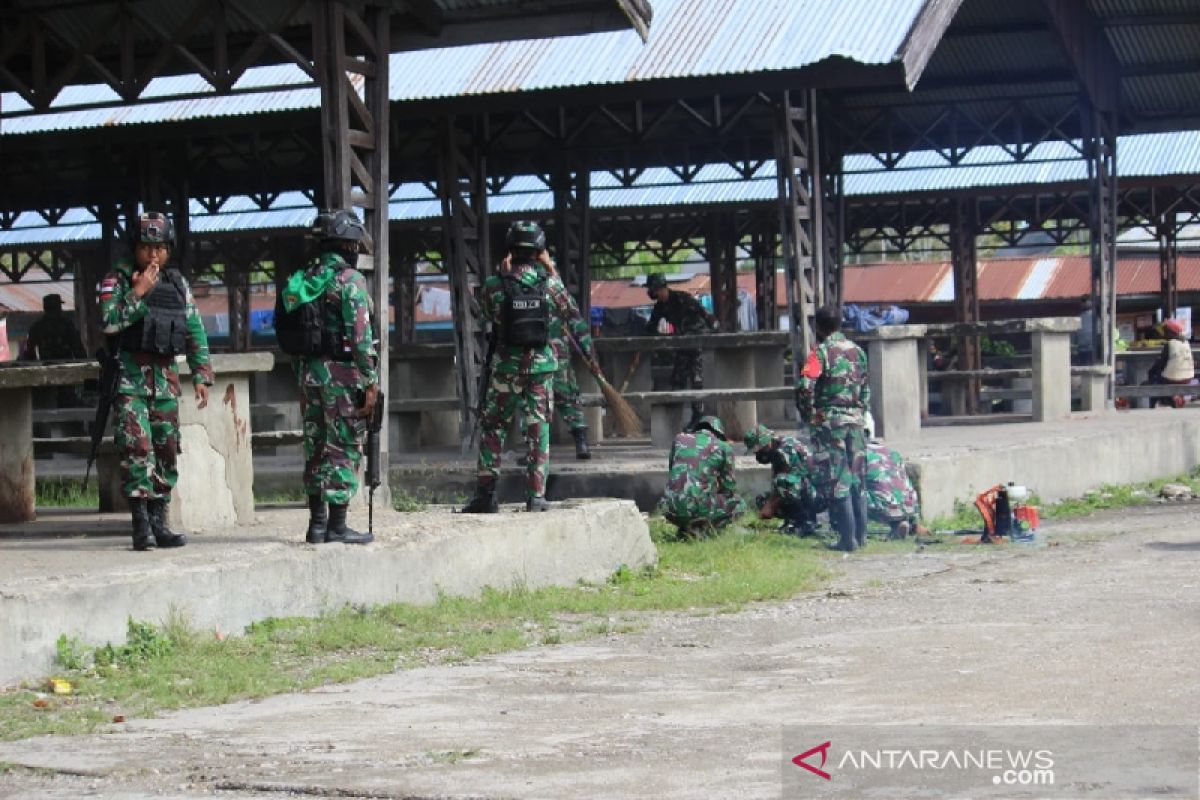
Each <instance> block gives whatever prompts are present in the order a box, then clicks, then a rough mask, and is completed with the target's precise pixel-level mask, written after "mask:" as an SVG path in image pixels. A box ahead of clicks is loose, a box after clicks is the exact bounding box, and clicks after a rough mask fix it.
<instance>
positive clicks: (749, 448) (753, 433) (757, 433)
mask: <svg viewBox="0 0 1200 800" xmlns="http://www.w3.org/2000/svg"><path fill="white" fill-rule="evenodd" d="M774 436H775V434H774V433H773V432H772V431H771V429H770V428H768V427H767V426H766V425H763V424H762V423H759V424H758V425H757V426H756V427H754V428H751V429H750V430H748V431H746V435H745V436H744V437H743V438H742V441H744V442H745V443H746V452H747V453H753V452H754V451H755V450H757V449H759V448H760V447H769V446H770V444H771V439H773V438H774Z"/></svg>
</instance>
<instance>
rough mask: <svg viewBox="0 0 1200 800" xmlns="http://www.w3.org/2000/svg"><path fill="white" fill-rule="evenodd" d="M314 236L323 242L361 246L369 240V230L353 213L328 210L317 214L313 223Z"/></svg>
mask: <svg viewBox="0 0 1200 800" xmlns="http://www.w3.org/2000/svg"><path fill="white" fill-rule="evenodd" d="M312 235H313V236H314V237H316V238H317V239H320V240H321V241H322V242H347V243H349V244H358V245H361V244H362V243H363V241H364V240H366V238H367V228H366V226H364V225H363V223H362V220H360V219H359V218H358V215H357V214H355V213H354V212H353V211H349V210H347V209H344V208H327V209H322V210H321V211H318V212H317V216H316V218H315V219H314V220H313V223H312Z"/></svg>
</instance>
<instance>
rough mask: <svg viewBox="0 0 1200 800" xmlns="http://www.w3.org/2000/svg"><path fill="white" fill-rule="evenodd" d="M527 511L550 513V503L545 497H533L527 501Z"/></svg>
mask: <svg viewBox="0 0 1200 800" xmlns="http://www.w3.org/2000/svg"><path fill="white" fill-rule="evenodd" d="M525 510H526V511H549V510H550V503H549V501H547V500H546V498H544V497H531V498H529V499H528V500H526V501H525Z"/></svg>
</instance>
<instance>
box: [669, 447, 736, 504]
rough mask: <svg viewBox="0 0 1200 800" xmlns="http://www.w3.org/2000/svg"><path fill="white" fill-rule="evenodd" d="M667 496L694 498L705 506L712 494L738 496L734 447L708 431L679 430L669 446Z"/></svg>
mask: <svg viewBox="0 0 1200 800" xmlns="http://www.w3.org/2000/svg"><path fill="white" fill-rule="evenodd" d="M669 464H670V472H669V474H668V476H667V491H666V497H667V498H668V499H669V500H671V501H675V502H678V501H679V500H682V499H686V500H688V501H689V502H690V501H692V500H694V501H695V503H696V505H697V506H698V507H705V506H706V505H707V504H708V503H709V502H711V499H712V497H714V496H716V495H722V496H725V497H732V496H735V495H737V481H736V480H735V479H734V477H733V448H732V447H730V445H729V442H726V441H722V440H721V439H719V438H717V436H716V435H715V434H713V433H712V432H711V431H707V430H698V431H696V432H695V433H681V434H679V435H677V436H676V437H675V442H674V443H673V444H672V445H671V458H670V462H669Z"/></svg>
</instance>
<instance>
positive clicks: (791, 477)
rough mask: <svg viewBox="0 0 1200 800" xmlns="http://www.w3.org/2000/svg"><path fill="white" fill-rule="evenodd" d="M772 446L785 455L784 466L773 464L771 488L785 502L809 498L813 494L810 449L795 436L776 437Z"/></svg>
mask: <svg viewBox="0 0 1200 800" xmlns="http://www.w3.org/2000/svg"><path fill="white" fill-rule="evenodd" d="M772 444H773V446H774V449H775V450H777V451H778V452H779V453H780V454H781V455H783V464H780V463H779V462H773V463H772V465H771V473H772V474H771V488H772V489H774V490H775V492H776V493H777V494H778V495H779V496H780V497H782V498H783V499H784V500H799V499H803V498H805V497H807V496H808V495H809V494H811V492H812V465H811V464H810V459H811V457H812V456H811V454H810V453H809V452H808V448H807V447H805V446H804V443H803V442H801V441H800V440H799V439H797V438H795V437H794V436H776V437H775V438H774V439H773V440H772ZM785 465H786V466H785ZM781 467H782V468H781Z"/></svg>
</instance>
